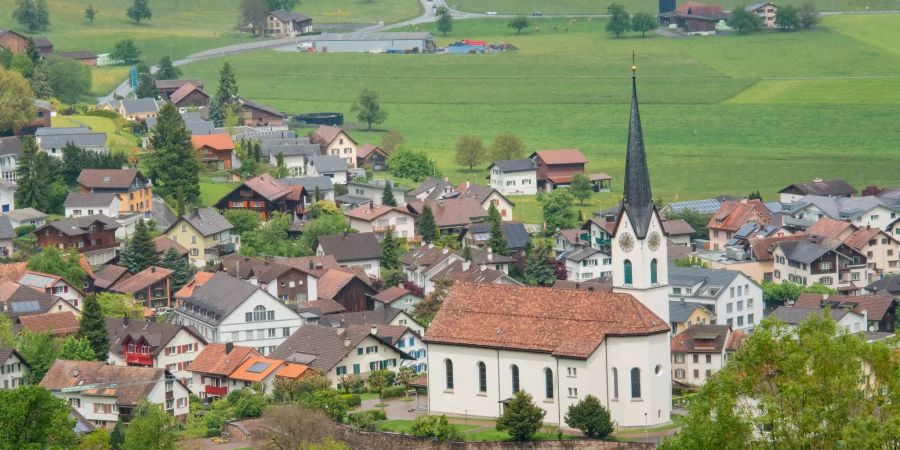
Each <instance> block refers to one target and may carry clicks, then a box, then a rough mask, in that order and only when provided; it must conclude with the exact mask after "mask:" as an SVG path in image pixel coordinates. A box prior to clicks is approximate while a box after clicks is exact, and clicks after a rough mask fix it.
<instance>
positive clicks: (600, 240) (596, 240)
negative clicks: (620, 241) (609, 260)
mask: <svg viewBox="0 0 900 450" xmlns="http://www.w3.org/2000/svg"><path fill="white" fill-rule="evenodd" d="M594 243H595V244H597V245H599V246H601V247H609V246H610V244H612V242H611V240H610V239H603V238H594Z"/></svg>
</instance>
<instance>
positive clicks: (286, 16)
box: [269, 9, 312, 22]
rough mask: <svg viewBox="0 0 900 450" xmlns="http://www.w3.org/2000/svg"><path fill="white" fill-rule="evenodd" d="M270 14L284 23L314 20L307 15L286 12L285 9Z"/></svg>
mask: <svg viewBox="0 0 900 450" xmlns="http://www.w3.org/2000/svg"><path fill="white" fill-rule="evenodd" d="M269 14H271V15H273V16H275V18H276V19H278V20H280V21H282V22H291V21H293V22H306V21H308V20H312V19H310V18H309V16H307V15H306V14H300V13H298V12H293V11H285V10H283V9H276V10H275V11H272V12H270V13H269Z"/></svg>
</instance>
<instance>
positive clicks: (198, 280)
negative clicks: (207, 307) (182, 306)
mask: <svg viewBox="0 0 900 450" xmlns="http://www.w3.org/2000/svg"><path fill="white" fill-rule="evenodd" d="M213 275H215V274H214V273H212V272H197V273H195V274H194V278H193V279H191V281H188V283H187V284H185V285H184V286H182V287H181V289H179V290H178V292H176V293H175V298H181V299H184V298H188V297H190V296H192V295H194V288H196V287H197V286H203V285H204V284H206V282H207V281H209V279H210V278H212V276H213Z"/></svg>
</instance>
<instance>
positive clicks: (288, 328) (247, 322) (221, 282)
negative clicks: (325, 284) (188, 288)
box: [174, 272, 302, 355]
mask: <svg viewBox="0 0 900 450" xmlns="http://www.w3.org/2000/svg"><path fill="white" fill-rule="evenodd" d="M174 321H175V323H178V324H181V325H188V326H194V328H196V329H197V330H198V331H199V332H200V334H201V335H202V336H203V337H204V338H205V339H206V340H207V341H209V342H221V343H225V342H234V343H237V344H240V345H245V346H249V347H253V348H255V349H256V350H257V351H258V352H259V353H260V354H262V355H269V354H270V353H271V352H272V350H274V349H275V347H277V346H278V345H279V344H281V343H282V342H283V341H284V339H285V338H287V337H288V336H290V335H291V333H292V332H294V331H296V330H297V328H299V327H300V326H301V325H302V321H301V319H300V316H298V315H297V312H296V311H294V310H293V309H291V308H289V307H287V306H285V305H284V304H283V303H281V302H280V301H278V299H276V298H275V297H273V296H272V295H271V294H269V293H268V292H266V291H263V290H262V289H259V288H258V287H256V286H254V285H252V284H250V283H248V282H245V281H242V280H239V279H237V278H235V277H233V276H231V275H228V274H226V273H224V272H217V273H216V274H215V275H213V276H212V277H211V278H210V279H209V280H208V281H206V282H205V283H204V284H203V285H200V286H196V287H194V288H193V293H192V295H191V296H190V297H188V298H186V299H185V300H184V301H183V303H181V304H179V305H178V306H177V307H176V308H175V319H174Z"/></svg>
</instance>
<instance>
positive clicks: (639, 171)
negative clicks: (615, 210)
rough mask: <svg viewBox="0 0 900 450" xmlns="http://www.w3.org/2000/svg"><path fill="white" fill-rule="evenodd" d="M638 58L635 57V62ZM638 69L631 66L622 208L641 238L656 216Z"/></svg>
mask: <svg viewBox="0 0 900 450" xmlns="http://www.w3.org/2000/svg"><path fill="white" fill-rule="evenodd" d="M633 58H634V55H633V54H632V60H633ZM636 71H637V67H636V66H634V65H633V64H632V66H631V72H632V74H631V118H630V121H629V123H628V154H627V156H626V158H625V191H624V195H623V198H622V205H623V207H624V209H625V211H626V212H627V213H628V217H629V218H630V219H631V221H632V225H633V226H634V230H635V233H636V234H637V237H638V238H639V239H643V238H644V237H645V236H646V235H647V228H648V227H649V226H650V219H651V218H652V216H653V209H654V206H653V195H652V194H651V193H650V173H649V172H648V171H647V155H646V153H645V152H644V134H643V131H642V130H641V114H640V112H639V111H638V100H637V75H636Z"/></svg>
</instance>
